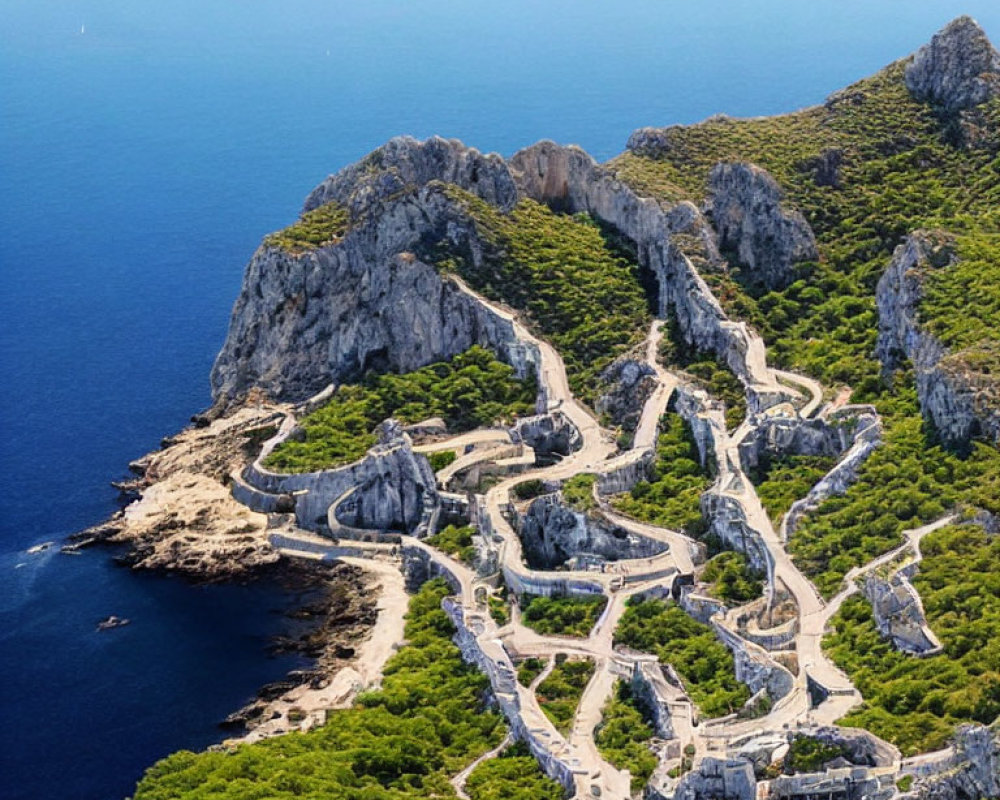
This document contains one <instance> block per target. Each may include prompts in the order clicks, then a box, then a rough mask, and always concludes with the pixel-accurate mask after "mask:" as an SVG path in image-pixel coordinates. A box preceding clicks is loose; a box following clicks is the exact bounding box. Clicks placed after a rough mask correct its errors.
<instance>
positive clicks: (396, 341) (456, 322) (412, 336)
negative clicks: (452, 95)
mask: <svg viewBox="0 0 1000 800" xmlns="http://www.w3.org/2000/svg"><path fill="white" fill-rule="evenodd" d="M443 240H447V242H448V243H449V246H451V247H454V248H456V249H458V250H461V251H462V252H468V254H469V257H470V258H471V259H473V260H474V261H475V260H476V259H478V258H481V255H482V248H481V245H480V242H479V239H478V237H477V235H476V231H475V225H474V223H473V222H472V220H471V219H470V218H469V217H468V215H467V214H466V213H465V211H463V210H462V209H460V208H459V207H458V206H457V205H456V204H455V203H454V202H453V201H452V200H451V198H450V197H449V196H448V194H447V193H446V191H445V190H444V188H443V186H442V185H441V184H437V183H432V184H430V185H428V186H425V187H423V188H421V189H418V190H414V191H410V192H404V193H403V194H402V195H399V196H396V197H394V198H393V199H392V200H390V201H387V202H386V204H385V206H384V207H383V208H382V209H381V210H380V212H379V213H378V214H373V215H368V216H366V217H365V218H364V219H362V220H361V221H359V222H358V223H356V224H355V225H354V226H353V227H352V228H351V229H350V230H349V231H348V232H347V233H346V234H345V235H344V237H343V238H342V239H341V240H339V241H338V242H336V243H334V244H332V245H328V246H325V247H320V248H317V249H314V250H306V251H305V252H303V253H300V254H293V253H289V252H286V251H285V250H283V249H281V248H279V247H275V246H271V245H269V244H267V243H265V244H264V245H262V246H261V247H260V248H259V249H258V250H257V252H256V253H255V254H254V256H253V258H252V260H251V261H250V264H249V266H248V267H247V271H246V274H245V276H244V279H243V286H242V289H241V291H240V295H239V298H238V299H237V301H236V306H235V308H234V310H233V315H232V320H231V322H230V327H229V334H228V336H227V338H226V342H225V344H224V346H223V348H222V352H220V354H219V356H218V358H217V359H216V362H215V366H214V367H213V369H212V392H213V396H214V397H215V400H216V403H218V404H221V405H225V404H228V403H230V402H232V401H233V400H235V399H237V398H239V397H240V396H242V395H243V394H245V393H246V391H247V390H248V389H250V388H251V387H253V386H256V387H260V388H262V389H264V390H265V391H267V393H268V394H270V395H271V396H273V397H277V398H285V399H290V400H301V399H303V398H305V397H308V396H310V395H312V394H314V393H315V392H317V391H318V390H320V389H321V388H323V387H324V386H326V385H327V384H329V383H331V382H340V381H344V380H350V379H353V378H356V377H358V376H360V375H361V374H362V373H364V372H365V371H366V370H368V369H377V370H380V371H396V372H407V371H410V370H413V369H417V368H419V367H422V366H425V365H427V364H429V363H432V362H434V361H439V360H447V359H449V358H452V357H454V356H455V355H458V354H459V353H461V352H463V351H465V350H467V349H468V348H469V347H471V346H472V345H474V344H479V345H482V346H484V347H488V348H490V349H492V350H494V351H495V352H496V353H497V354H498V356H499V357H501V358H504V359H505V360H507V361H509V362H510V363H512V364H513V365H514V366H515V369H516V370H517V371H518V372H519V373H520V374H522V375H523V374H524V372H525V367H526V362H527V360H529V359H530V358H531V356H530V354H526V353H524V352H522V351H523V350H524V347H523V345H521V344H520V343H519V342H518V341H517V338H516V337H515V336H514V333H513V327H512V325H511V324H510V322H509V321H507V320H503V319H501V318H499V317H498V316H497V315H495V314H494V313H493V312H491V311H489V310H487V309H484V308H483V306H482V305H481V304H480V303H479V302H477V301H476V300H475V299H473V298H471V297H469V296H468V295H467V294H465V293H464V292H462V291H461V290H460V289H459V288H458V287H457V286H455V285H454V284H453V283H451V282H450V281H448V280H446V279H445V278H443V277H442V275H441V274H440V273H439V272H438V271H437V270H436V269H435V268H434V267H433V266H432V265H430V264H427V263H424V262H423V261H421V260H420V258H418V257H417V256H416V255H414V251H415V250H420V249H421V248H422V247H426V246H427V245H428V244H429V243H435V242H440V241H443Z"/></svg>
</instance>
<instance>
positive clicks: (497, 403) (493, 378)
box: [264, 346, 538, 472]
mask: <svg viewBox="0 0 1000 800" xmlns="http://www.w3.org/2000/svg"><path fill="white" fill-rule="evenodd" d="M537 393H538V388H537V386H536V383H535V378H534V376H532V377H529V378H528V379H526V380H523V381H520V380H517V379H515V378H514V370H513V368H512V367H510V366H508V365H507V364H504V363H503V362H501V361H498V360H497V359H496V358H495V357H494V356H493V354H492V353H490V352H489V351H488V350H485V349H483V348H482V347H478V346H476V347H471V348H469V349H468V350H466V351H465V352H464V353H461V354H460V355H457V356H455V358H453V359H452V360H451V361H445V362H441V363H438V364H431V365H430V366H427V367H424V368H422V369H418V370H416V371H414V372H408V373H406V374H405V375H395V374H385V375H369V376H368V378H366V379H365V382H364V383H363V384H361V385H347V386H340V387H338V389H337V391H336V393H335V394H334V396H333V397H332V398H331V399H330V401H329V402H328V403H327V404H326V405H324V406H323V407H322V408H319V409H317V410H316V411H314V412H313V413H312V414H310V415H309V416H307V417H305V418H303V419H302V422H301V424H302V428H303V429H304V430H305V441H301V442H299V441H293V440H286V441H284V442H282V443H281V444H280V445H279V446H278V447H276V448H275V449H274V450H273V451H272V452H271V454H270V455H269V456H268V457H267V459H266V460H265V462H264V463H265V466H267V467H269V468H271V469H274V470H279V471H282V472H312V471H314V470H319V469H327V468H329V467H335V466H338V465H340V464H347V463H350V462H351V461H355V460H356V459H359V458H361V457H362V456H363V455H364V454H365V451H366V450H368V448H369V447H371V446H372V445H373V444H375V434H374V430H375V426H376V425H378V424H379V423H380V422H381V421H382V420H384V419H386V418H387V417H390V416H394V417H397V418H398V419H400V420H402V421H403V422H405V423H413V422H419V421H421V420H423V419H427V418H429V417H442V418H443V419H444V421H445V422H446V423H447V425H448V429H449V430H450V431H451V432H452V433H456V432H460V431H466V430H471V429H472V428H476V427H478V426H480V425H490V424H492V423H493V422H494V421H496V420H500V419H506V420H511V419H513V418H514V417H516V416H522V415H528V414H532V413H534V410H535V396H536V395H537Z"/></svg>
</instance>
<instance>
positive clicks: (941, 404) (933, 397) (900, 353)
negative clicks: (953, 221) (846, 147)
mask: <svg viewBox="0 0 1000 800" xmlns="http://www.w3.org/2000/svg"><path fill="white" fill-rule="evenodd" d="M954 258H955V256H954V252H953V249H952V247H951V241H950V239H949V237H948V236H947V235H945V234H941V233H936V232H929V231H916V232H915V233H913V234H911V235H910V236H909V237H907V239H906V241H905V242H903V244H901V245H900V246H899V247H897V248H896V251H895V252H894V253H893V256H892V260H891V261H890V262H889V268H888V269H887V270H886V272H885V274H884V275H883V276H882V278H881V279H880V280H879V282H878V287H877V289H876V300H877V303H878V313H879V338H878V347H877V351H876V352H877V355H878V358H879V360H880V361H881V362H882V365H883V367H884V368H885V370H886V371H887V372H892V371H894V370H895V369H896V368H897V367H898V366H899V364H900V362H901V360H902V359H903V358H904V357H905V358H908V359H909V360H910V361H911V362H913V367H914V369H915V371H916V378H917V392H918V394H919V397H920V406H921V408H922V409H923V412H924V416H925V417H927V418H928V419H930V420H931V421H932V422H933V423H934V426H935V427H936V428H937V430H938V432H939V433H940V435H941V438H942V440H943V441H944V442H945V443H946V444H948V445H950V446H962V445H965V444H966V443H967V442H968V441H969V439H970V438H972V437H973V436H977V435H984V436H986V437H988V438H991V439H993V440H994V441H1000V410H998V407H997V405H996V403H995V402H994V401H993V399H992V398H994V397H995V395H996V392H997V386H996V379H995V378H992V377H991V376H984V375H980V374H978V373H977V372H976V371H975V370H973V369H971V368H970V367H969V366H968V365H965V364H963V361H962V359H961V357H960V354H952V353H948V351H946V350H945V348H944V347H943V346H942V345H941V343H940V342H939V341H938V340H937V339H936V338H934V337H933V336H931V335H930V334H929V333H927V331H925V330H924V329H923V327H922V326H921V323H920V301H921V299H922V297H923V279H924V277H925V276H926V275H927V274H928V273H929V272H930V271H931V270H933V269H947V267H948V266H949V265H950V264H952V263H954Z"/></svg>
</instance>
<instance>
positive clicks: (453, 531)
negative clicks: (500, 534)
mask: <svg viewBox="0 0 1000 800" xmlns="http://www.w3.org/2000/svg"><path fill="white" fill-rule="evenodd" d="M475 532H476V529H475V528H473V527H472V526H471V525H462V526H461V527H459V526H457V525H448V526H446V527H444V528H442V529H441V530H440V531H438V532H437V533H435V534H434V535H433V536H428V537H427V544H429V545H430V546H431V547H436V548H437V549H438V550H441V551H443V552H445V553H447V554H448V555H451V556H455V558H457V559H458V560H459V561H462V562H463V563H465V564H474V563H475V561H476V547H475V545H473V544H472V535H473V534H474V533H475Z"/></svg>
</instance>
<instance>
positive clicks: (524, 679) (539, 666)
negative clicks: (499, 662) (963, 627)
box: [517, 658, 545, 686]
mask: <svg viewBox="0 0 1000 800" xmlns="http://www.w3.org/2000/svg"><path fill="white" fill-rule="evenodd" d="M544 669H545V661H544V660H543V659H541V658H526V659H524V661H522V662H521V663H520V664H518V665H517V680H518V683H520V684H521V685H522V686H531V682H532V681H533V680H534V679H535V678H537V677H538V676H539V675H541V674H542V671H543V670H544Z"/></svg>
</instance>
